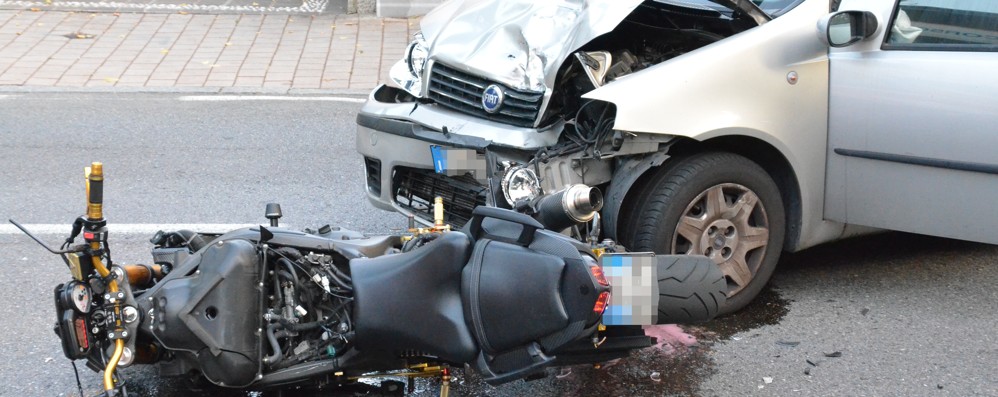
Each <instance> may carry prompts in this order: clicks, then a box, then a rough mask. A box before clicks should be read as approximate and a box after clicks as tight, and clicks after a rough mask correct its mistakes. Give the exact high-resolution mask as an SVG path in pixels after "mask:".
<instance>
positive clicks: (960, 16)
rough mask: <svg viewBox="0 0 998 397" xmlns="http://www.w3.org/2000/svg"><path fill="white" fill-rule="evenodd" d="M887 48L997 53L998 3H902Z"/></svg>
mask: <svg viewBox="0 0 998 397" xmlns="http://www.w3.org/2000/svg"><path fill="white" fill-rule="evenodd" d="M884 49H885V50H890V49H899V50H930V51H931V50H937V51H946V50H950V51H998V1H995V0H900V1H898V3H897V7H896V9H895V10H894V17H893V20H892V21H891V24H890V31H889V32H887V38H886V40H885V43H884Z"/></svg>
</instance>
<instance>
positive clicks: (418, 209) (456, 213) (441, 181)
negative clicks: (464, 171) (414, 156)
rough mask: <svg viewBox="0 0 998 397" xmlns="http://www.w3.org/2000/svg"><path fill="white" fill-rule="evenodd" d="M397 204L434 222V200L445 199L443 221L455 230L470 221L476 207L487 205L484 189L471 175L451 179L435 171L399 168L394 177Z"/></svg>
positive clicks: (393, 183) (393, 184)
mask: <svg viewBox="0 0 998 397" xmlns="http://www.w3.org/2000/svg"><path fill="white" fill-rule="evenodd" d="M392 178H393V181H392V186H393V189H395V203H396V204H398V205H399V206H400V207H402V208H403V209H406V210H408V211H409V212H412V214H413V215H415V216H418V217H420V218H422V219H424V220H426V221H428V222H433V200H434V198H436V197H442V198H443V199H444V222H446V223H447V224H450V225H451V226H454V227H455V228H458V227H461V226H464V224H465V223H468V220H470V219H471V212H472V211H473V210H474V209H475V207H477V206H480V205H485V186H482V185H480V184H478V182H476V181H475V179H474V178H472V177H470V176H461V177H449V176H446V175H442V174H438V173H436V172H433V170H422V169H416V168H408V167H396V168H395V174H394V176H393V177H392Z"/></svg>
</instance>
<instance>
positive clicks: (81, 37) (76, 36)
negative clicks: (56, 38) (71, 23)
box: [62, 32, 97, 39]
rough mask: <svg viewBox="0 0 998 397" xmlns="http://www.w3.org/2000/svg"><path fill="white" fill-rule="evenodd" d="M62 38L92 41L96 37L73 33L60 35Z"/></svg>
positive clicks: (88, 34)
mask: <svg viewBox="0 0 998 397" xmlns="http://www.w3.org/2000/svg"><path fill="white" fill-rule="evenodd" d="M62 37H67V38H69V39H92V38H94V37H97V35H95V34H90V33H83V32H73V33H67V34H64V35H62Z"/></svg>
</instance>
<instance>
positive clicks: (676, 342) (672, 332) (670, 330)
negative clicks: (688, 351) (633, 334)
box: [644, 324, 700, 355]
mask: <svg viewBox="0 0 998 397" xmlns="http://www.w3.org/2000/svg"><path fill="white" fill-rule="evenodd" d="M644 330H645V334H646V335H648V336H651V337H654V338H656V339H658V344H656V345H655V346H656V347H658V348H659V349H660V350H662V352H664V353H665V354H666V355H672V354H675V353H676V349H677V348H679V347H690V346H698V345H699V344H700V343H699V342H698V341H697V338H696V337H695V336H693V335H690V334H688V333H686V331H684V330H683V329H682V328H681V327H680V326H678V325H676V324H668V325H646V326H644Z"/></svg>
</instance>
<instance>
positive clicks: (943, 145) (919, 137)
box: [825, 0, 998, 244]
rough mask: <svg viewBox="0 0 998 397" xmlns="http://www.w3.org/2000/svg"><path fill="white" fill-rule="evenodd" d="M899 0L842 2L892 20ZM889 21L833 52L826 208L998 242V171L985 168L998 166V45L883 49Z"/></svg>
mask: <svg viewBox="0 0 998 397" xmlns="http://www.w3.org/2000/svg"><path fill="white" fill-rule="evenodd" d="M893 3H894V2H893V1H891V0H878V1H843V3H842V7H841V8H840V9H841V10H861V11H871V12H873V13H875V14H876V15H877V16H878V18H879V19H880V21H879V22H880V25H881V26H882V27H884V26H887V25H888V24H889V23H890V17H891V10H892V8H893V5H894V4H893ZM886 31H888V29H883V28H882V29H880V30H879V31H878V33H877V34H876V35H875V36H874V37H870V38H869V39H867V40H866V41H864V42H861V43H858V44H857V45H854V46H850V47H846V48H842V49H832V50H831V52H830V54H829V58H830V62H831V83H830V86H831V90H830V95H831V101H830V104H829V109H830V110H829V111H830V119H829V143H828V187H827V200H826V207H825V214H826V217H828V218H829V219H835V220H838V221H842V222H847V223H851V224H858V225H867V226H873V227H879V228H886V229H892V230H903V231H908V232H914V233H922V234H930V235H936V236H944V237H952V238H959V239H964V240H972V241H980V242H987V243H992V244H998V233H995V232H994V230H995V225H998V211H996V210H995V206H994V198H995V197H998V173H989V172H980V171H986V169H987V167H988V166H991V167H993V169H994V170H998V150H996V148H998V101H996V99H995V95H996V93H998V74H996V73H995V71H996V70H998V53H995V52H956V51H938V50H928V49H927V50H918V51H911V50H904V51H903V50H882V49H881V44H882V43H884V36H885V34H886V33H885V32H886ZM837 150H838V151H840V152H842V153H846V152H844V151H860V152H863V153H864V154H870V155H872V157H885V158H890V157H891V156H892V155H900V156H906V157H904V158H903V159H906V160H913V159H914V160H915V162H918V161H921V160H935V161H940V162H941V163H939V164H938V165H939V166H927V165H918V164H910V163H908V164H906V163H902V162H897V161H885V160H881V159H870V158H860V157H855V156H846V155H842V154H837V153H836V151H837ZM945 163H949V164H951V165H959V164H963V165H975V164H976V165H978V166H979V167H977V168H979V169H980V170H979V171H969V170H958V169H947V168H946V167H944V165H945ZM969 168H974V167H969Z"/></svg>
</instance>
